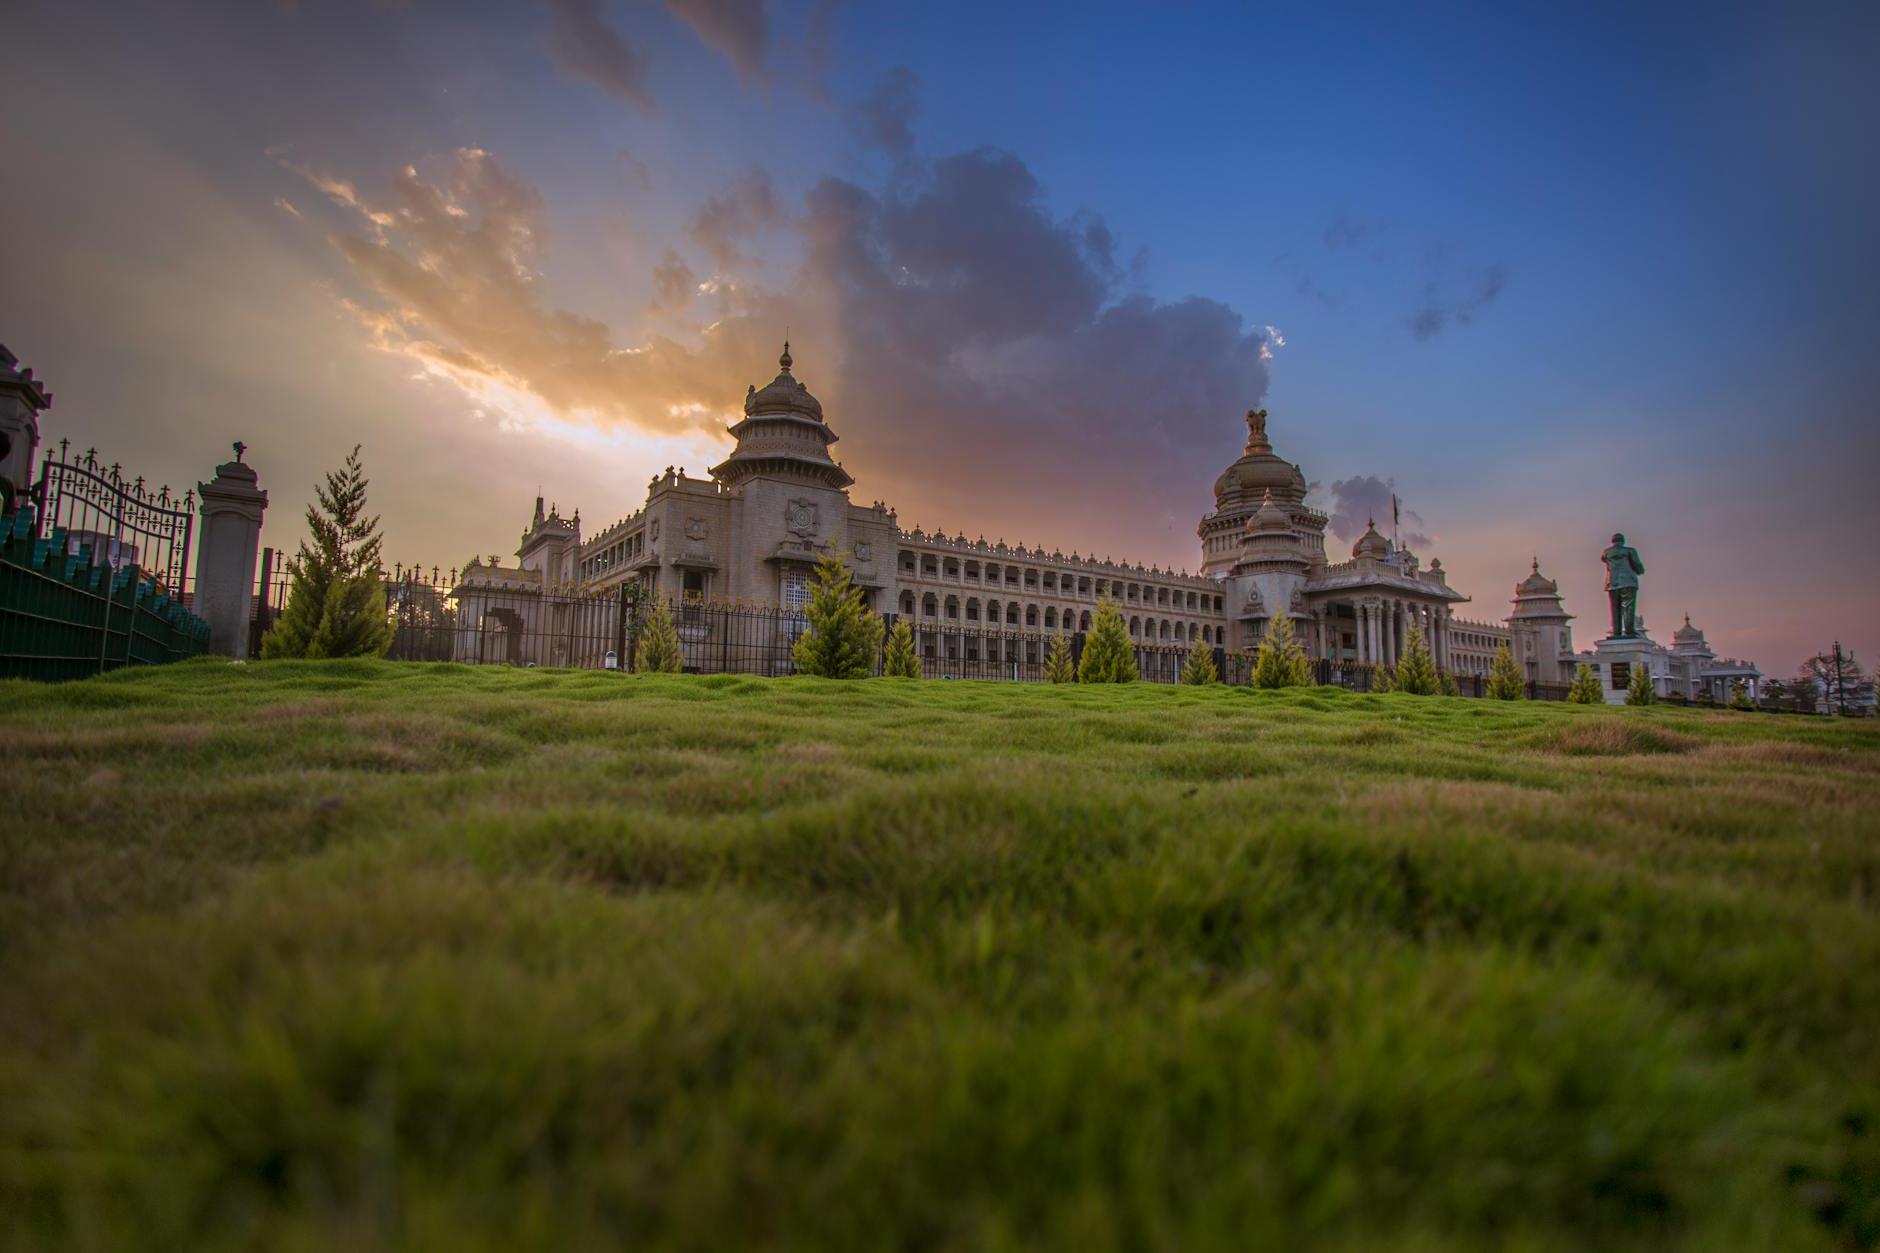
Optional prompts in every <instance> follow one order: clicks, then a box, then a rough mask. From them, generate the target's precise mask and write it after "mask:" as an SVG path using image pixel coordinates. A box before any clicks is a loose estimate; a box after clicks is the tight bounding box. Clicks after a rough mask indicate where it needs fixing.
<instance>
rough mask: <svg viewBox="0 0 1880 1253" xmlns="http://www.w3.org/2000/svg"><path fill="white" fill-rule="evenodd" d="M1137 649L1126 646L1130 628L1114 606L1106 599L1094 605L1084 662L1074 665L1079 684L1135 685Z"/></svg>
mask: <svg viewBox="0 0 1880 1253" xmlns="http://www.w3.org/2000/svg"><path fill="white" fill-rule="evenodd" d="M1137 677H1138V674H1137V670H1136V647H1135V645H1133V644H1131V643H1130V642H1129V628H1128V627H1126V626H1124V625H1123V615H1122V614H1121V613H1119V612H1118V611H1117V608H1116V602H1115V601H1113V600H1110V599H1108V598H1105V599H1104V600H1103V601H1101V602H1100V603H1099V604H1098V605H1097V617H1096V620H1095V621H1094V622H1092V623H1091V624H1090V631H1089V633H1088V634H1086V635H1085V636H1084V655H1083V659H1082V660H1081V661H1079V662H1078V663H1077V681H1078V682H1079V683H1134V682H1135V681H1136V679H1137Z"/></svg>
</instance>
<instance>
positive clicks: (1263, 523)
mask: <svg viewBox="0 0 1880 1253" xmlns="http://www.w3.org/2000/svg"><path fill="white" fill-rule="evenodd" d="M1247 529H1248V530H1251V531H1269V532H1271V531H1290V530H1292V518H1291V517H1290V516H1288V514H1287V513H1286V511H1285V510H1284V509H1281V508H1280V507H1279V505H1277V504H1276V503H1274V500H1273V492H1272V489H1270V488H1269V489H1268V490H1267V492H1266V495H1265V496H1264V497H1262V498H1261V500H1260V507H1259V509H1257V510H1255V511H1254V515H1253V517H1252V518H1250V519H1248V523H1247Z"/></svg>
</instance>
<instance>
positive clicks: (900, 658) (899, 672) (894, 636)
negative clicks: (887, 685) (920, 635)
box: [881, 618, 920, 679]
mask: <svg viewBox="0 0 1880 1253" xmlns="http://www.w3.org/2000/svg"><path fill="white" fill-rule="evenodd" d="M881 673H882V674H883V676H885V677H887V678H890V679H918V678H919V677H920V654H919V653H918V652H916V651H915V649H914V629H913V628H912V627H910V626H908V625H907V619H905V618H903V619H902V620H901V621H899V622H897V623H895V624H894V630H892V631H890V632H888V651H887V655H886V656H884V657H883V658H882V660H881Z"/></svg>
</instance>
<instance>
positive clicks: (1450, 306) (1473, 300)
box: [1410, 262, 1508, 340]
mask: <svg viewBox="0 0 1880 1253" xmlns="http://www.w3.org/2000/svg"><path fill="white" fill-rule="evenodd" d="M1507 285H1508V269H1507V267H1506V266H1504V265H1502V264H1501V263H1500V262H1496V263H1495V264H1494V265H1491V266H1489V267H1488V268H1487V269H1486V270H1483V271H1482V272H1481V273H1480V274H1479V275H1477V276H1476V278H1475V281H1474V282H1473V283H1472V284H1471V285H1470V287H1469V290H1468V292H1467V293H1466V294H1464V295H1463V296H1462V297H1461V298H1459V299H1451V298H1446V297H1445V296H1444V294H1443V284H1442V282H1441V281H1440V280H1439V279H1434V278H1433V279H1431V280H1429V281H1428V282H1427V283H1425V284H1424V285H1423V295H1422V299H1421V301H1420V302H1419V307H1418V309H1417V310H1416V312H1414V313H1412V314H1411V315H1410V333H1411V334H1412V335H1414V336H1416V337H1417V338H1418V339H1420V340H1430V339H1434V338H1435V337H1436V336H1438V335H1440V334H1442V333H1443V331H1444V330H1445V329H1446V328H1447V327H1448V326H1449V325H1450V323H1452V322H1453V323H1455V324H1457V325H1459V326H1467V325H1468V324H1469V323H1471V322H1473V321H1474V320H1475V318H1476V315H1477V314H1479V313H1480V312H1481V311H1482V310H1483V309H1484V308H1486V307H1487V306H1488V305H1490V304H1493V303H1494V301H1495V299H1496V297H1498V296H1500V295H1501V293H1502V289H1503V288H1505V287H1507Z"/></svg>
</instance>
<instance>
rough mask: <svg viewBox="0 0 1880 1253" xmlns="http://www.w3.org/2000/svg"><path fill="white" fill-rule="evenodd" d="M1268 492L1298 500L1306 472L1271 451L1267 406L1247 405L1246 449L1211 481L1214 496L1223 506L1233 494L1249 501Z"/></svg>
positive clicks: (1277, 497) (1291, 501) (1303, 491)
mask: <svg viewBox="0 0 1880 1253" xmlns="http://www.w3.org/2000/svg"><path fill="white" fill-rule="evenodd" d="M1269 492H1271V493H1272V495H1273V498H1274V499H1275V500H1281V501H1285V502H1287V503H1289V504H1298V503H1299V502H1301V501H1303V500H1304V499H1305V498H1306V476H1305V475H1304V474H1303V473H1301V472H1300V469H1299V467H1298V466H1296V465H1294V464H1293V463H1292V462H1290V461H1288V460H1286V459H1285V458H1284V457H1281V456H1277V455H1276V454H1275V453H1274V452H1273V445H1272V444H1271V443H1269V442H1268V441H1267V438H1266V410H1264V409H1249V410H1247V447H1246V450H1245V452H1244V453H1243V454H1242V455H1241V458H1240V460H1238V461H1236V462H1235V463H1234V464H1233V465H1231V466H1228V467H1227V470H1226V472H1225V473H1224V474H1222V475H1221V477H1220V478H1218V479H1216V480H1215V481H1214V500H1215V503H1216V504H1217V505H1223V506H1224V505H1226V504H1228V503H1229V502H1230V501H1231V500H1233V499H1235V498H1236V497H1238V498H1240V499H1243V500H1246V501H1247V502H1249V503H1251V502H1253V501H1256V500H1259V499H1261V498H1262V497H1264V496H1265V495H1266V494H1267V493H1269Z"/></svg>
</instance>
